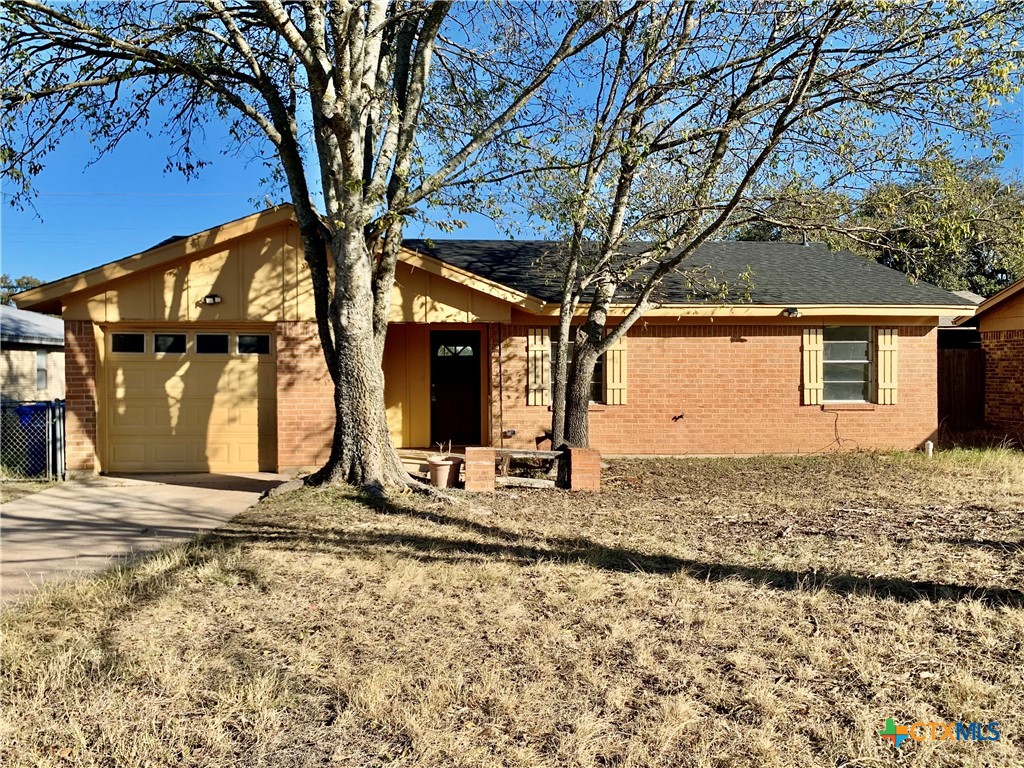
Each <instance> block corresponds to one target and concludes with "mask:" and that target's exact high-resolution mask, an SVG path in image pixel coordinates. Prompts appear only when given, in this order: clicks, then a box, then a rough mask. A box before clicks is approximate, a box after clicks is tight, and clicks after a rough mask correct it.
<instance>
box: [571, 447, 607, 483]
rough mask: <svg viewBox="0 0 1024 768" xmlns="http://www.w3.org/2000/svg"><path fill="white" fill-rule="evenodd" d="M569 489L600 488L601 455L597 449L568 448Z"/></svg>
mask: <svg viewBox="0 0 1024 768" xmlns="http://www.w3.org/2000/svg"><path fill="white" fill-rule="evenodd" d="M569 490H570V491H600V490H601V456H600V454H598V452H597V451H592V450H589V449H587V448H570V449H569Z"/></svg>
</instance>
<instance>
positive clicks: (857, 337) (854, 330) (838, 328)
mask: <svg viewBox="0 0 1024 768" xmlns="http://www.w3.org/2000/svg"><path fill="white" fill-rule="evenodd" d="M825 341H871V328H870V327H869V326H865V325H833V326H826V327H825Z"/></svg>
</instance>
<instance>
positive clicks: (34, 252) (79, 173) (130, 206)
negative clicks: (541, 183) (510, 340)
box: [0, 131, 500, 282]
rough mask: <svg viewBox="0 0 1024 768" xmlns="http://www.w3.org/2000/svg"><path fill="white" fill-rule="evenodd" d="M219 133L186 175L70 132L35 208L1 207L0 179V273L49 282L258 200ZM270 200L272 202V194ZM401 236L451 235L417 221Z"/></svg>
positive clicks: (6, 190)
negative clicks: (101, 151)
mask: <svg viewBox="0 0 1024 768" xmlns="http://www.w3.org/2000/svg"><path fill="white" fill-rule="evenodd" d="M221 142H224V144H225V145H226V138H225V136H224V134H221V133H217V132H215V131H211V132H209V135H208V138H207V147H206V149H205V150H204V151H203V152H201V153H200V156H202V157H203V158H204V159H206V160H212V165H211V166H209V167H207V168H205V169H203V171H202V172H201V174H200V176H199V178H198V179H195V180H192V181H186V180H185V179H184V178H183V177H182V176H181V175H180V174H178V173H176V172H166V173H165V172H164V165H165V164H166V159H167V146H166V144H165V140H164V139H163V138H162V137H160V136H157V137H155V138H153V139H147V138H146V137H145V136H142V135H134V136H129V137H127V138H126V139H125V140H123V141H122V143H121V145H120V146H119V147H118V148H117V149H116V150H115V151H114V152H113V153H111V154H109V155H107V156H105V157H103V158H101V159H100V160H98V161H97V162H95V163H92V164H90V161H91V160H93V159H94V157H95V148H94V147H93V146H92V145H91V144H90V142H89V136H88V134H85V133H83V134H80V135H75V136H72V137H70V138H69V139H67V140H65V141H64V143H63V144H62V145H61V146H60V147H59V148H58V149H57V151H55V152H54V153H52V154H51V155H50V156H49V157H48V158H47V160H46V167H45V169H44V170H43V172H42V173H41V174H40V175H39V176H38V177H37V178H36V180H35V188H36V190H37V192H38V196H37V197H36V198H35V200H34V206H35V210H31V209H28V208H26V209H25V210H18V209H16V208H12V207H11V205H10V200H11V189H10V187H9V185H8V183H7V182H6V180H4V181H3V183H2V185H0V186H2V189H3V206H2V208H0V271H2V272H6V273H7V274H9V275H11V276H12V277H20V276H22V275H31V276H33V277H36V278H39V279H40V280H43V281H46V282H49V281H51V280H57V279H59V278H61V277H65V276H66V275H70V274H74V273H75V272H80V271H82V270H85V269H89V268H91V267H95V266H98V265H100V264H105V263H106V262H108V261H114V260H116V259H120V258H123V257H125V256H130V255H132V254H135V253H138V252H140V251H143V250H145V249H147V248H149V247H151V246H153V245H156V244H157V243H159V242H160V241H162V240H165V239H167V238H168V237H171V236H172V235H189V234H192V233H194V232H201V231H202V230H204V229H207V228H209V227H213V226H216V225H218V224H223V223H224V222H227V221H231V220H233V219H238V218H241V217H243V216H247V215H249V214H250V213H253V212H254V211H257V210H262V209H263V208H265V207H266V203H265V200H266V190H265V189H263V188H261V186H260V179H261V178H262V177H263V176H264V175H265V169H263V168H262V167H260V166H259V165H257V164H247V163H246V162H244V161H243V160H242V159H240V158H237V157H233V156H223V155H221V154H219V147H220V146H222V145H221ZM275 202H280V200H279V199H278V200H275ZM459 218H461V219H468V223H469V225H470V226H469V227H468V228H467V229H464V230H461V231H460V233H459V235H458V236H459V237H466V238H496V237H500V235H499V234H498V231H497V229H496V228H495V226H494V224H493V222H491V221H490V220H489V219H487V218H486V217H483V216H469V217H467V216H466V215H464V214H460V215H459ZM406 236H407V237H431V236H438V237H451V235H446V234H445V233H443V232H442V231H441V230H439V229H436V228H434V227H429V226H425V225H423V224H421V223H416V224H413V225H411V226H409V227H407V228H406Z"/></svg>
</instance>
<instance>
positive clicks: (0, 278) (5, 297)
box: [0, 272, 43, 307]
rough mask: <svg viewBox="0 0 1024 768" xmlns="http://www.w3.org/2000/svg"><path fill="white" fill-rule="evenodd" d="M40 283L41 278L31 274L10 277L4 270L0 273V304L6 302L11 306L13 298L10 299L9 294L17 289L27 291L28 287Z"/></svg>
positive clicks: (17, 290) (41, 282)
mask: <svg viewBox="0 0 1024 768" xmlns="http://www.w3.org/2000/svg"><path fill="white" fill-rule="evenodd" d="M42 284H43V281H42V280H40V279H39V278H36V277H32V276H31V275H22V276H21V277H11V276H10V275H9V274H7V273H6V272H4V273H3V274H2V275H0V304H6V305H7V306H8V307H13V306H14V299H12V298H11V296H13V295H14V294H16V293H18V292H19V291H27V290H28V289H29V288H35V287H36V286H37V285H42Z"/></svg>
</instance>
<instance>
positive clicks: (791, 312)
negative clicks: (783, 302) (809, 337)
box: [782, 307, 800, 317]
mask: <svg viewBox="0 0 1024 768" xmlns="http://www.w3.org/2000/svg"><path fill="white" fill-rule="evenodd" d="M782 314H783V315H785V316H786V317H800V310H799V309H797V308H796V307H786V308H785V309H784V310H782Z"/></svg>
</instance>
